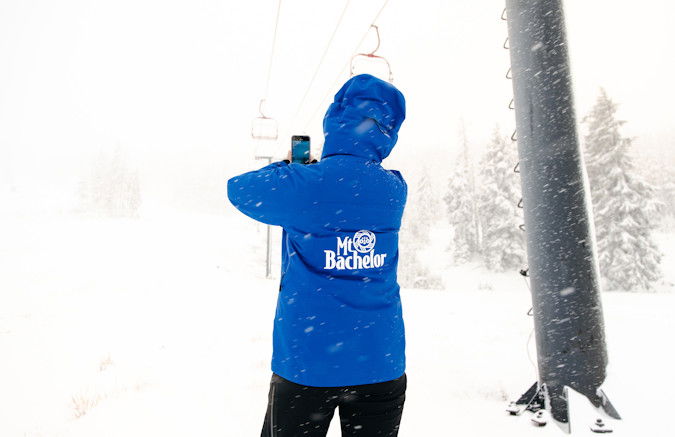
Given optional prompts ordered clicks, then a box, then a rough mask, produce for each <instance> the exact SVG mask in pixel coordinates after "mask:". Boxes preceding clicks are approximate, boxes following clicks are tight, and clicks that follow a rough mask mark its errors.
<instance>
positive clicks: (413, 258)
mask: <svg viewBox="0 0 675 437" xmlns="http://www.w3.org/2000/svg"><path fill="white" fill-rule="evenodd" d="M436 209H437V202H436V198H435V196H434V192H433V187H432V184H431V180H430V179H429V172H428V171H427V169H426V168H424V169H423V170H422V175H421V177H420V179H419V182H418V184H417V188H416V189H415V190H414V191H413V192H409V193H408V200H407V206H406V209H405V215H404V217H403V223H402V226H401V232H400V247H401V250H400V259H399V269H398V282H399V283H400V284H401V285H402V286H403V287H410V288H426V289H429V288H434V289H437V288H442V285H443V284H442V281H441V278H440V276H438V275H435V274H433V273H432V272H431V271H430V270H429V268H428V267H426V266H425V265H424V263H423V262H422V261H421V259H420V253H421V252H422V251H423V250H425V249H426V248H428V246H429V243H430V242H431V237H430V232H431V230H432V229H433V225H434V222H435V221H436V214H435V211H436Z"/></svg>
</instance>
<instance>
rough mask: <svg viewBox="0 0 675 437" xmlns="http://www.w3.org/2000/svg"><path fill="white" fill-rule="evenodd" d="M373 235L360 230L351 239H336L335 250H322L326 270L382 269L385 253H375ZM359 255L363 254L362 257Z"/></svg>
mask: <svg viewBox="0 0 675 437" xmlns="http://www.w3.org/2000/svg"><path fill="white" fill-rule="evenodd" d="M375 242H376V238H375V234H374V233H372V232H371V231H366V230H361V231H358V232H356V233H355V234H354V236H353V237H344V238H340V237H337V247H336V249H335V250H324V253H325V254H326V265H325V266H324V269H327V270H333V269H335V270H357V269H372V268H376V267H382V265H383V264H384V259H385V258H386V257H387V254H386V253H382V254H377V253H375ZM360 254H364V255H363V256H362V255H360Z"/></svg>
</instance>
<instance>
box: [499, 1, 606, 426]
mask: <svg viewBox="0 0 675 437" xmlns="http://www.w3.org/2000/svg"><path fill="white" fill-rule="evenodd" d="M506 11H507V21H508V29H509V46H510V52H511V71H512V77H513V90H514V99H515V109H516V126H517V131H518V138H517V141H518V153H519V158H520V175H521V182H522V190H523V207H524V214H525V230H526V239H527V252H528V265H529V274H530V278H531V289H532V305H533V309H534V325H535V334H536V342H537V355H538V367H539V389H540V390H542V391H543V393H544V395H545V396H546V403H547V405H546V407H547V408H550V412H551V414H552V416H553V418H554V419H555V420H556V421H557V422H558V423H559V424H560V425H561V427H562V428H563V429H565V430H566V431H568V432H569V430H570V426H569V421H570V420H569V408H568V396H567V387H569V388H572V389H574V390H575V391H577V392H579V393H581V394H583V395H584V396H586V397H587V398H588V399H589V400H590V401H591V403H592V404H593V405H594V406H595V407H599V408H601V409H603V410H604V411H605V412H606V413H607V414H608V415H609V416H611V417H614V418H617V419H618V418H619V415H618V414H617V412H616V410H615V409H614V408H613V407H612V405H611V404H610V403H609V400H608V399H607V397H606V396H605V395H604V393H603V392H602V390H600V386H601V385H602V383H603V382H604V380H605V376H606V367H607V350H606V346H605V333H604V322H603V316H602V306H601V302H600V289H599V285H598V272H597V267H596V266H597V263H596V259H595V253H594V252H595V249H594V245H595V242H594V237H593V234H592V231H591V226H592V215H591V212H590V208H588V207H587V205H590V198H589V194H588V183H587V182H586V179H585V176H584V174H585V173H584V172H585V171H584V168H583V163H582V159H581V151H580V148H579V141H578V137H577V130H576V118H575V112H574V103H573V98H572V84H571V75H570V69H569V59H568V48H567V42H566V37H565V23H564V16H563V8H562V1H561V0H506Z"/></svg>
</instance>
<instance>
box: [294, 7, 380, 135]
mask: <svg viewBox="0 0 675 437" xmlns="http://www.w3.org/2000/svg"><path fill="white" fill-rule="evenodd" d="M388 4H389V0H385V1H384V3H383V4H382V7H381V8H380V10H379V11H378V12H377V15H375V18H373V21H372V22H371V23H370V24H369V25H368V29H367V30H366V32H365V33H364V34H363V37H362V38H361V40H360V41H359V43H358V44H357V45H356V48H354V50H353V51H352V53H354V52H356V51H358V49H359V47H361V44H363V41H365V40H366V37H367V36H368V34H369V33H370V28H371V27H372V26H373V25H374V24H375V23H376V22H377V19H378V18H380V15H382V11H384V8H386V7H387V5H388ZM350 64H351V58H349V60H348V61H347V62H346V63H345V65H344V66H343V67H342V68H341V69H340V71H338V74H337V76H336V77H335V80H334V81H333V84H332V85H331V86H330V87H329V88H327V90H326V93H325V94H324V95H323V97H322V98H321V100H319V104H318V105H316V108H315V109H314V112H313V113H312V115H311V117H310V118H309V120H307V124H306V125H305V127H304V130H305V131H307V128H308V127H309V125H310V124H311V123H312V121H313V120H314V117H316V114H317V113H318V112H319V109H320V108H321V107H322V105H323V102H324V101H325V100H326V98H327V97H328V96H329V95H330V93H331V92H332V90H333V88H334V87H335V86H336V85H337V84H338V82H340V80H341V79H342V73H343V72H344V71H345V70H346V69H347V68H348V67H349V65H350Z"/></svg>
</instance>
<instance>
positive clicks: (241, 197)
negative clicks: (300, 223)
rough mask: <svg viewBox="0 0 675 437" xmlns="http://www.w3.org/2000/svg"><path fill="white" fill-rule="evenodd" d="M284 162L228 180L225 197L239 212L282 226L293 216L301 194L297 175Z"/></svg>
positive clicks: (263, 221)
mask: <svg viewBox="0 0 675 437" xmlns="http://www.w3.org/2000/svg"><path fill="white" fill-rule="evenodd" d="M296 173H297V171H295V170H294V169H293V168H292V167H291V166H290V165H289V164H287V163H286V162H284V161H279V162H274V163H272V164H270V165H268V166H265V167H263V168H261V169H260V170H254V171H250V172H248V173H244V174H242V175H239V176H235V177H233V178H231V179H230V180H229V181H227V197H228V198H229V199H230V202H232V205H234V206H235V207H236V208H237V209H238V210H239V211H241V212H243V213H244V214H246V215H247V216H249V217H251V218H252V219H254V220H258V221H260V222H262V223H266V224H268V225H278V226H285V225H286V224H287V223H289V221H290V219H291V218H292V217H293V216H294V215H295V212H296V211H297V206H298V202H299V196H300V195H301V194H302V190H300V188H301V184H300V183H299V180H298V179H299V178H298V175H297V174H296Z"/></svg>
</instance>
